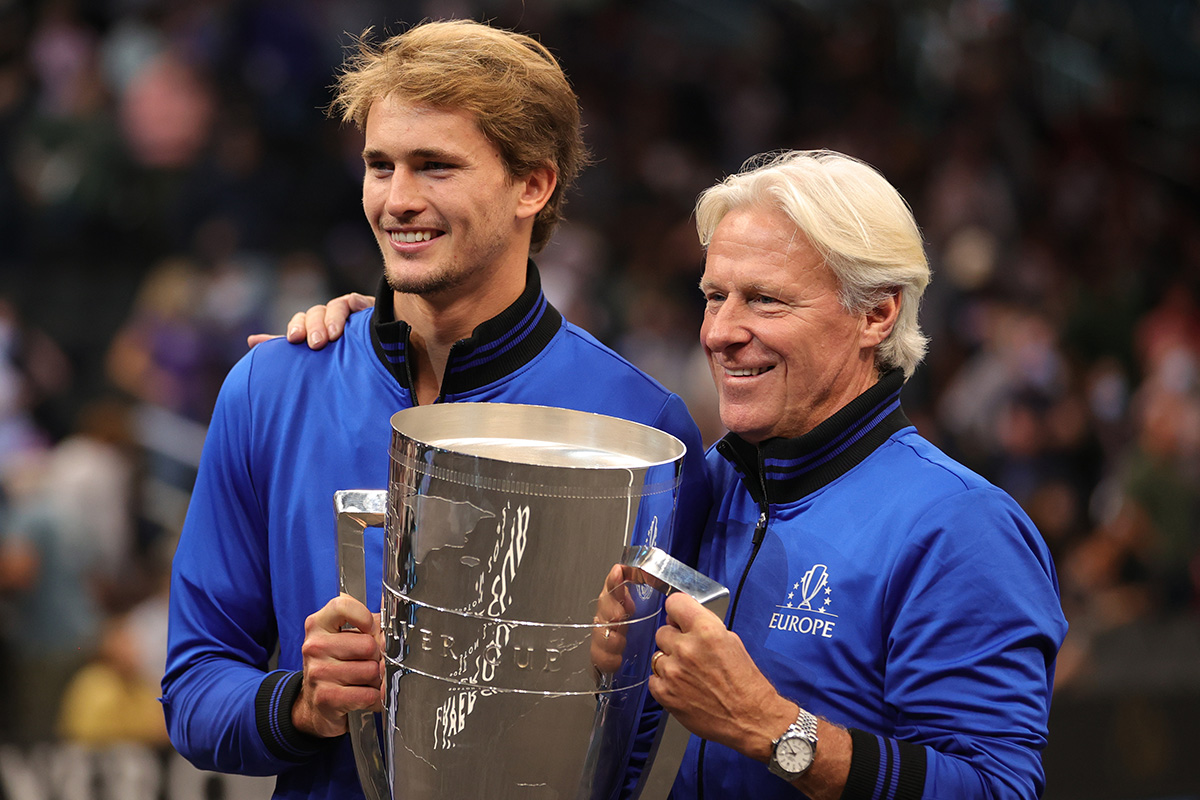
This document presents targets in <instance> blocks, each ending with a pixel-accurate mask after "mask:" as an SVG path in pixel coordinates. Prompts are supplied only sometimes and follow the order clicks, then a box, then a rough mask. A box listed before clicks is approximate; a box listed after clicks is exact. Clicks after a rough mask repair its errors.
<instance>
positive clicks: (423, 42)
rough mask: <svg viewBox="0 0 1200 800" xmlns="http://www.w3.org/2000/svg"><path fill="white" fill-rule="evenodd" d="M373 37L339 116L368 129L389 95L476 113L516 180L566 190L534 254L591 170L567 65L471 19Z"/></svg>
mask: <svg viewBox="0 0 1200 800" xmlns="http://www.w3.org/2000/svg"><path fill="white" fill-rule="evenodd" d="M370 35H371V31H370V29H368V30H366V31H364V32H363V33H362V35H360V36H359V37H358V39H357V49H356V51H355V52H353V53H352V54H351V55H350V56H349V57H348V58H347V59H346V61H345V63H344V64H343V65H342V69H341V71H340V73H339V74H338V79H337V84H336V86H335V87H334V99H333V103H332V104H331V105H330V113H331V114H334V115H340V117H341V119H342V121H343V122H353V123H354V124H355V125H357V126H358V128H359V129H360V130H363V129H365V128H366V123H367V114H368V112H369V111H370V110H371V106H372V104H374V103H375V101H376V100H380V99H382V98H385V97H389V96H393V95H394V96H396V97H399V98H401V99H403V100H404V101H405V102H408V103H413V104H415V105H425V106H429V107H432V108H445V109H456V110H462V111H466V112H468V113H470V114H471V115H472V116H473V117H474V118H475V120H476V122H477V123H478V125H479V129H480V131H481V132H482V133H483V135H484V136H486V137H487V139H488V140H489V141H490V142H491V143H492V144H493V145H495V146H496V149H497V150H499V151H500V156H501V158H502V159H503V161H504V164H505V167H506V169H507V170H508V173H509V175H510V176H512V177H513V178H523V177H526V176H527V175H529V174H530V173H531V172H533V170H535V169H538V168H540V167H545V166H549V167H551V168H552V169H553V170H554V171H555V173H556V174H557V177H558V183H557V185H556V186H555V188H554V192H553V194H552V195H551V196H550V199H549V200H548V201H547V203H546V205H545V207H544V208H542V210H541V211H540V212H539V213H538V215H537V218H536V219H535V220H534V225H533V236H532V240H531V242H530V251H531V252H533V253H537V252H538V251H540V250H541V249H542V247H544V246H545V245H546V243H547V242H548V241H549V240H550V237H551V235H552V234H553V233H554V228H555V226H556V225H557V224H558V222H559V221H560V220H561V219H562V207H563V204H564V202H565V200H564V195H565V193H566V190H567V188H568V187H569V186H570V185H571V184H572V182H574V180H575V178H576V177H577V176H578V174H579V171H580V170H581V169H582V168H583V166H584V165H585V164H586V163H587V160H588V154H587V148H586V147H585V146H584V144H583V136H582V133H581V125H580V117H579V100H578V98H577V97H576V96H575V92H574V90H572V89H571V85H570V84H569V83H568V82H567V77H566V75H565V74H563V71H562V68H561V67H560V66H559V64H558V61H556V60H555V58H554V56H553V55H551V54H550V51H549V50H547V49H546V48H545V47H544V46H543V45H541V44H540V43H539V42H537V41H535V40H534V39H532V38H530V37H529V36H525V35H523V34H519V33H513V32H512V31H506V30H500V29H497V28H492V27H490V26H487V25H483V24H480V23H478V22H472V21H470V20H448V21H441V22H427V23H424V24H421V25H417V26H415V27H413V28H410V29H409V30H407V31H405V32H404V33H402V34H400V35H398V36H392V37H390V38H388V39H387V40H386V41H384V42H383V44H381V45H375V44H372V43H371V42H369V41H368V37H369V36H370Z"/></svg>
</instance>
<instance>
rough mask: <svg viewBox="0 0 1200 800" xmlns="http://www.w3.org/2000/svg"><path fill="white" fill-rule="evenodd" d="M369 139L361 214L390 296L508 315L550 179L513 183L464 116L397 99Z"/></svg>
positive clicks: (375, 117) (369, 128)
mask: <svg viewBox="0 0 1200 800" xmlns="http://www.w3.org/2000/svg"><path fill="white" fill-rule="evenodd" d="M365 133H366V143H365V146H364V148H363V162H364V165H365V168H366V169H365V172H364V175H363V211H364V212H365V214H366V216H367V221H368V222H369V223H370V224H371V229H372V230H373V231H374V233H375V238H376V240H377V242H378V244H379V249H380V251H381V252H382V254H383V262H384V271H385V274H386V276H387V280H388V283H389V285H390V286H391V287H392V289H393V290H394V291H396V292H400V293H409V294H414V295H420V296H422V297H424V298H426V299H430V300H431V301H442V302H446V301H450V302H453V301H460V300H465V299H470V300H471V302H478V301H482V306H481V313H485V310H486V311H490V312H491V313H496V312H498V311H499V310H500V309H502V308H504V307H505V306H506V305H507V304H508V303H509V302H511V301H512V299H514V297H515V295H514V291H515V293H516V294H519V293H520V291H521V289H522V288H524V285H525V265H526V261H527V259H528V257H529V237H530V231H531V230H532V226H533V218H534V216H535V215H536V214H537V212H538V210H540V209H541V207H542V206H543V205H544V204H545V202H546V200H547V199H548V198H549V196H550V192H551V191H553V188H554V173H553V171H552V170H550V169H549V168H546V169H541V170H535V171H534V173H533V174H532V175H530V176H528V177H526V178H517V179H514V178H512V177H511V176H510V175H509V174H508V171H507V170H506V169H505V165H504V162H503V161H502V160H501V157H500V153H499V151H498V150H497V149H496V147H495V146H494V145H493V144H492V143H491V142H490V141H489V140H488V139H487V138H486V137H485V136H484V135H483V133H482V132H481V131H480V130H479V127H478V125H477V124H476V123H475V120H474V119H473V118H472V117H471V115H470V114H468V113H466V112H462V111H456V110H446V109H433V108H428V107H424V106H414V105H412V104H409V103H406V102H404V101H403V100H401V99H398V98H396V97H387V98H384V99H382V100H376V101H375V103H374V104H373V105H372V106H371V110H370V112H369V114H368V116H367V122H366V126H365ZM489 297H494V298H495V299H494V301H491V302H489V301H488V298H489ZM497 306H498V307H497ZM491 313H488V314H487V316H491ZM487 316H484V317H482V318H484V319H486V318H487Z"/></svg>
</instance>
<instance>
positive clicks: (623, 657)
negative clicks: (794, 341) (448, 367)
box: [335, 403, 729, 800]
mask: <svg viewBox="0 0 1200 800" xmlns="http://www.w3.org/2000/svg"><path fill="white" fill-rule="evenodd" d="M684 451H685V447H684V445H683V444H682V443H681V442H680V441H679V440H678V439H676V438H674V437H672V436H670V435H668V434H666V433H663V432H662V431H659V430H656V429H654V428H650V427H647V426H644V425H639V424H636V423H633V422H629V421H626V420H621V419H616V418H613V417H607V416H603V415H599V414H588V413H584V412H580V411H569V410H564V409H558V408H546V407H542V406H524V405H507V404H500V403H448V404H435V405H429V406H418V407H416V408H411V409H407V410H405V411H400V412H398V413H396V414H395V415H394V416H393V417H392V445H391V467H390V476H389V482H388V486H389V488H388V490H387V491H386V492H385V491H367V490H355V491H344V492H338V493H337V495H336V496H335V506H336V511H337V519H338V527H337V530H338V562H339V572H340V579H341V587H342V591H344V592H347V593H348V594H351V595H354V596H355V597H358V598H359V599H360V600H361V601H362V602H364V603H365V602H366V584H367V581H366V578H365V574H364V573H365V569H364V566H363V538H364V537H363V531H364V529H365V528H366V527H368V526H377V525H383V527H384V530H385V542H386V543H385V552H384V562H383V563H384V566H383V597H382V602H381V611H382V627H383V631H384V639H385V655H384V660H385V684H384V713H383V716H382V720H381V721H380V720H377V717H378V716H379V715H376V714H369V713H359V714H355V715H352V718H351V720H350V735H351V739H352V742H353V745H354V753H355V759H356V761H357V764H358V771H359V777H360V779H361V781H362V784H363V789H364V791H365V793H366V795H367V798H368V800H402V799H403V800H442V799H445V800H450V799H451V798H453V800H461V799H462V798H472V797H479V798H495V799H496V800H506V799H507V798H518V797H519V798H562V799H563V800H609V798H616V797H634V798H636V797H639V796H640V797H646V798H665V797H666V795H667V792H668V791H669V789H670V785H671V782H672V781H673V779H674V776H675V772H676V771H677V769H678V767H679V763H680V761H681V760H682V757H683V749H684V746H685V745H686V742H687V731H686V730H684V729H683V727H682V726H681V725H679V723H677V722H675V721H674V720H673V719H671V718H670V717H669V715H667V714H665V713H658V714H654V713H652V712H648V711H647V705H646V703H647V700H648V698H649V691H648V689H647V683H648V680H649V676H650V657H651V655H652V654H653V653H654V650H655V644H654V634H655V631H656V630H657V628H658V626H659V625H660V624H661V614H660V612H661V609H662V603H663V599H664V597H665V594H666V593H667V592H670V591H676V590H678V591H685V592H688V593H689V594H691V595H692V596H694V597H696V599H698V600H699V601H700V602H701V603H704V604H705V605H706V606H707V607H708V608H710V609H711V610H713V611H714V612H715V613H717V614H718V615H720V616H722V617H723V616H724V613H725V607H726V605H727V604H728V598H729V593H728V591H727V590H726V589H725V587H723V586H720V585H719V584H717V583H715V582H713V581H711V580H709V579H708V578H706V577H705V576H703V575H701V574H700V573H698V572H696V571H695V570H693V569H691V568H690V567H688V566H686V565H684V564H682V563H681V562H679V561H677V560H675V559H673V558H672V557H671V556H669V555H668V554H667V553H666V552H665V550H664V549H661V548H660V547H659V545H662V546H666V545H668V544H669V536H670V534H671V531H672V526H673V521H674V513H675V503H676V500H677V495H678V488H679V485H680V471H681V466H682V459H683V455H684ZM614 565H618V566H619V567H620V569H619V571H618V572H616V574H617V575H619V576H620V579H619V580H617V581H614V578H613V573H612V572H611V571H613V569H614ZM614 608H615V609H619V610H620V611H619V613H614V612H613V610H612V609H614ZM380 723H381V724H380ZM379 731H381V732H382V737H383V744H382V747H381V746H380V743H379V738H378V732H379Z"/></svg>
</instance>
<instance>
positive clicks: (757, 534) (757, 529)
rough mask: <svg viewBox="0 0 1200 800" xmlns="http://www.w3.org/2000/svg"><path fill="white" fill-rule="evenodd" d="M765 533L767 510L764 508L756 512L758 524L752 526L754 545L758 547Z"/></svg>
mask: <svg viewBox="0 0 1200 800" xmlns="http://www.w3.org/2000/svg"><path fill="white" fill-rule="evenodd" d="M766 535H767V510H766V509H765V508H764V509H762V510H761V511H759V512H758V524H757V525H755V526H754V546H755V547H758V546H759V545H760V544H762V540H763V537H764V536H766Z"/></svg>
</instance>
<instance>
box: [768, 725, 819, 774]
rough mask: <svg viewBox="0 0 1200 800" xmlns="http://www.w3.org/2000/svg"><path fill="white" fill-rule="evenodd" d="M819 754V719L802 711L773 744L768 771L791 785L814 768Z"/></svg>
mask: <svg viewBox="0 0 1200 800" xmlns="http://www.w3.org/2000/svg"><path fill="white" fill-rule="evenodd" d="M816 752H817V718H816V717H814V716H813V715H812V714H810V713H808V712H807V711H805V710H804V709H803V708H802V709H800V713H799V714H798V715H797V716H796V721H795V722H793V723H792V724H791V725H789V726H788V729H787V730H786V731H784V732H783V734H782V735H781V736H780V737H779V738H778V739H776V740H775V741H773V742H771V760H770V761H768V762H767V769H769V770H771V772H773V773H774V774H776V775H778V776H779V777H781V778H783V779H784V780H785V781H788V782H789V783H790V782H791V781H794V780H796V778H799V777H800V776H801V775H803V774H804V772H805V770H807V769H808V768H809V767H811V766H812V762H813V756H814V755H816Z"/></svg>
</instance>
